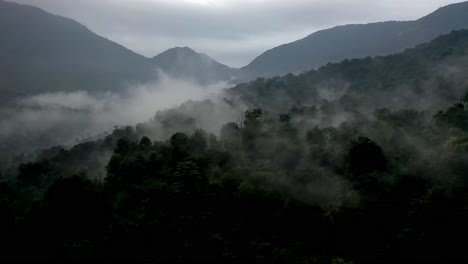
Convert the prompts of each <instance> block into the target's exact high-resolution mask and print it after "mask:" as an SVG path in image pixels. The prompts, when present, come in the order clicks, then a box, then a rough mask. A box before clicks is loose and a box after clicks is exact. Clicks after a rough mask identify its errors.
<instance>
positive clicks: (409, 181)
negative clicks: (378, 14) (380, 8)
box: [0, 0, 468, 264]
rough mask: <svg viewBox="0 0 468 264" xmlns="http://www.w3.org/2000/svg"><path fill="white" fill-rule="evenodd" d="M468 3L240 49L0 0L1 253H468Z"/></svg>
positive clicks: (445, 257)
mask: <svg viewBox="0 0 468 264" xmlns="http://www.w3.org/2000/svg"><path fill="white" fill-rule="evenodd" d="M466 13H467V3H460V4H456V5H450V6H448V7H445V8H441V9H439V10H438V11H436V12H435V13H433V14H430V15H428V16H426V17H424V18H422V19H419V20H417V21H410V22H386V23H376V24H368V25H351V26H344V27H338V28H334V29H331V30H327V31H321V32H317V33H315V34H312V35H310V36H309V37H307V38H306V39H303V40H300V41H298V42H294V43H291V44H287V45H284V46H281V47H278V48H275V49H273V50H271V51H268V52H266V53H265V54H263V55H261V56H260V57H259V58H257V59H256V60H254V62H252V63H251V64H250V65H249V66H247V67H244V68H243V69H232V68H230V67H228V66H226V65H223V64H220V63H218V62H216V61H215V60H213V59H211V58H210V57H208V56H207V55H205V54H200V53H197V52H195V51H193V50H191V49H190V48H187V47H185V48H173V49H170V50H168V51H166V52H164V53H162V54H160V55H158V56H156V57H154V58H151V59H149V58H145V57H143V56H140V55H138V54H136V53H133V52H131V51H129V50H127V49H126V48H124V47H122V46H120V45H118V44H116V43H113V42H111V41H109V40H107V39H105V38H102V37H100V36H98V35H96V34H94V33H92V32H91V31H90V30H88V29H87V28H86V27H84V26H82V25H81V24H79V23H77V22H75V21H73V20H70V19H66V18H63V17H60V16H53V15H51V14H49V13H47V12H45V11H42V10H40V9H37V8H34V7H29V6H22V5H17V4H13V3H9V2H5V1H2V0H0V33H1V34H2V35H8V36H11V38H5V41H0V74H1V76H0V77H1V78H0V96H1V97H2V99H4V101H5V102H4V104H3V105H2V106H0V234H1V236H0V261H1V262H2V263H3V262H10V261H19V262H21V261H31V262H42V261H44V262H49V261H51V262H55V261H57V262H127V261H128V262H145V263H166V262H176V263H179V262H180V263H184V262H205V263H206V262H228V263H229V262H231V263H298V264H299V263H312V264H351V263H352V264H358V263H389V264H390V263H406V262H408V263H418V262H423V263H440V262H442V263H450V262H468V255H466V253H465V251H466V249H465V248H466V246H465V243H464V242H463V241H464V239H465V238H466V237H467V235H468V225H467V224H466V223H467V222H468V211H467V208H468V174H467V172H468V75H467V72H468V30H459V31H452V32H451V33H449V32H450V31H451V30H458V29H463V28H467V27H468V24H467V23H468V22H467V21H468V20H467V18H468V16H466ZM24 17H29V18H30V19H29V20H24V21H23V18H24ZM13 25H14V26H13ZM384 29H385V30H384ZM444 33H449V34H447V35H442V36H439V35H441V34H444ZM377 36H378V37H380V38H377ZM31 39H34V40H35V41H31ZM343 39H345V40H352V41H343ZM370 40H375V42H372V41H370ZM428 40H432V41H430V42H427V43H423V42H425V41H428ZM363 43H366V44H363ZM420 43H423V44H420ZM415 45H417V46H415ZM343 46H346V49H345V48H344V47H343ZM408 47H411V48H409V49H406V50H405V51H403V49H405V48H408ZM310 49H312V50H313V52H308V50H310ZM395 52H398V53H395ZM319 53H320V54H319ZM387 54H391V55H387ZM319 55H320V56H319ZM322 55H323V56H322ZM374 55H385V56H377V57H368V56H374ZM317 56H318V57H317ZM356 57H359V59H352V58H356ZM317 58H319V59H317ZM346 58H348V59H346ZM340 61H341V62H340ZM327 63H328V64H327ZM157 69H159V70H160V71H158V70H157ZM304 70H307V71H304ZM156 72H157V74H156ZM276 74H279V75H282V76H275V75H276ZM283 74H285V75H283ZM295 74H297V75H295ZM253 76H255V77H258V76H267V77H268V78H263V77H260V78H257V79H255V80H253V81H249V82H245V83H239V84H236V85H235V86H233V87H231V88H229V89H227V87H229V85H231V84H230V83H237V82H239V81H240V80H250V79H252V77H253Z"/></svg>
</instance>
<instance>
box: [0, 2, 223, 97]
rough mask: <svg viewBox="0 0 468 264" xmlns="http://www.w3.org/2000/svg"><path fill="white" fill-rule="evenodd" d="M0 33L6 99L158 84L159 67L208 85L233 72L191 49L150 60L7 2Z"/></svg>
mask: <svg viewBox="0 0 468 264" xmlns="http://www.w3.org/2000/svg"><path fill="white" fill-rule="evenodd" d="M0 35H1V36H2V41H0V77H1V78H0V87H1V89H0V94H1V96H2V97H3V98H10V97H21V96H25V95H31V94H38V93H43V92H54V91H59V90H60V91H75V90H87V91H91V92H99V91H109V90H111V91H118V90H119V89H122V88H123V87H125V86H126V85H128V84H131V83H140V82H146V81H149V80H154V79H155V78H156V73H155V68H159V69H161V70H163V71H166V72H167V73H169V75H173V76H174V77H176V78H186V79H190V80H195V81H199V82H201V83H203V84H207V83H211V82H217V81H220V80H229V79H230V78H231V71H232V69H230V68H229V67H227V66H225V65H222V64H220V63H218V62H216V61H214V60H213V59H211V58H209V57H208V56H207V55H204V54H198V53H196V52H194V51H193V50H190V49H188V48H176V49H171V50H168V51H167V52H164V53H163V54H161V55H158V56H156V57H154V58H152V59H149V58H146V57H144V56H141V55H139V54H136V53H134V52H133V51H131V50H129V49H127V48H125V47H123V46H121V45H119V44H117V43H115V42H112V41H110V40H108V39H106V38H103V37H101V36H99V35H97V34H95V33H93V32H92V31H90V30H89V29H87V28H86V27H85V26H83V25H81V24H79V23H78V22H76V21H74V20H71V19H68V18H65V17H61V16H56V15H52V14H50V13H47V12H46V11H44V10H42V9H39V8H36V7H32V6H28V5H20V4H15V3H10V2H6V1H1V0H0Z"/></svg>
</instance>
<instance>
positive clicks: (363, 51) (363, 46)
mask: <svg viewBox="0 0 468 264" xmlns="http://www.w3.org/2000/svg"><path fill="white" fill-rule="evenodd" d="M467 14H468V2H462V3H459V4H452V5H449V6H446V7H442V8H440V9H438V10H437V11H435V12H433V13H432V14H429V15H427V16H425V17H423V18H421V19H418V20H416V21H405V22H397V21H390V22H381V23H372V24H365V25H345V26H338V27H335V28H332V29H327V30H322V31H318V32H316V33H313V34H311V35H309V36H307V37H305V38H303V39H301V40H298V41H295V42H292V43H289V44H285V45H281V46H279V47H276V48H273V49H271V50H268V51H266V52H265V53H263V54H261V55H260V56H258V57H257V58H256V59H255V60H253V61H252V62H251V63H250V64H249V65H247V66H245V67H243V68H242V69H241V75H240V76H241V79H244V80H251V79H255V78H256V77H272V76H275V75H285V74H287V73H295V74H297V73H301V72H303V71H306V70H311V69H317V68H319V67H320V66H323V65H325V64H327V63H330V62H332V63H333V62H340V61H342V60H344V59H353V58H365V57H367V56H370V57H373V56H378V55H388V54H393V53H396V52H400V51H403V50H404V49H407V48H411V47H414V46H416V45H418V44H421V43H425V42H428V41H430V40H432V39H434V38H435V37H437V36H440V35H443V34H447V33H449V32H451V31H453V30H460V29H467V28H468V15H467Z"/></svg>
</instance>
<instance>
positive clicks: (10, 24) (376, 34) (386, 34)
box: [0, 0, 468, 98]
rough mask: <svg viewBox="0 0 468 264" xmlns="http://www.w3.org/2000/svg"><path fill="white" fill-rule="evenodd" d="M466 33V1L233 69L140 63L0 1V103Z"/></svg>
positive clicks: (249, 74)
mask: <svg viewBox="0 0 468 264" xmlns="http://www.w3.org/2000/svg"><path fill="white" fill-rule="evenodd" d="M466 28H468V2H463V3H459V4H453V5H449V6H446V7H444V8H441V9H439V10H437V11H436V12H434V13H432V14H430V15H428V16H426V17H423V18H421V19H419V20H416V21H408V22H395V21H393V22H382V23H373V24H366V25H346V26H339V27H335V28H332V29H328V30H322V31H319V32H316V33H313V34H311V35H309V36H308V37H306V38H304V39H301V40H298V41H296V42H292V43H290V44H285V45H282V46H279V47H276V48H274V49H271V50H269V51H267V52H265V53H263V54H262V55H260V56H259V57H257V58H256V59H255V60H254V61H252V62H251V63H250V64H249V65H247V66H245V67H243V68H241V69H234V68H230V67H228V66H226V65H223V64H221V63H219V62H217V61H215V60H214V59H212V58H210V57H209V56H207V55H205V54H200V53H197V52H195V51H194V50H192V49H190V48H187V47H184V48H173V49H169V50H167V51H165V52H163V53H161V54H159V55H157V56H155V57H153V58H146V57H144V56H141V55H139V54H136V53H135V52H133V51H131V50H129V49H127V48H125V47H123V46H121V45H119V44H117V43H115V42H112V41H110V40H108V39H106V38H103V37H101V36H99V35H97V34H95V33H93V32H92V31H90V30H89V29H87V28H86V27H84V26H83V25H81V24H79V23H78V22H76V21H74V20H71V19H68V18H64V17H61V16H56V15H52V14H50V13H47V12H46V11H44V10H42V9H39V8H36V7H32V6H27V5H19V4H15V3H10V2H6V1H2V0H0V35H1V36H2V40H1V41H0V96H2V98H18V97H21V96H25V95H30V94H38V93H43V92H54V91H59V90H60V91H74V90H87V91H91V92H100V91H109V90H112V91H118V90H120V89H123V88H124V87H126V86H128V85H131V84H137V83H144V82H147V81H151V80H154V79H155V78H156V76H157V70H158V69H159V70H161V71H163V72H165V73H167V74H168V75H170V76H172V77H174V78H182V79H186V80H191V81H196V82H198V83H200V84H203V85H205V84H210V83H215V82H219V81H232V82H233V83H239V82H243V81H249V80H252V79H255V78H257V77H271V76H275V75H285V74H287V73H300V72H303V71H306V70H310V69H315V68H318V67H321V66H323V65H326V64H327V63H330V62H340V61H342V60H344V59H351V58H364V57H367V56H371V57H372V56H377V55H387V54H392V53H396V52H400V51H403V50H404V49H406V48H410V47H414V46H416V45H418V44H421V43H424V42H428V41H430V40H432V39H434V38H436V37H437V36H439V35H442V34H446V33H449V32H451V31H453V30H458V29H466Z"/></svg>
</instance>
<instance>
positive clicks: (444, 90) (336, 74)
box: [229, 30, 468, 112]
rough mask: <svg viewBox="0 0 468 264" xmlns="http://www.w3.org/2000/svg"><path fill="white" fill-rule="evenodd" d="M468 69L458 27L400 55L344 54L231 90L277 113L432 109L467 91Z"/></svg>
mask: <svg viewBox="0 0 468 264" xmlns="http://www.w3.org/2000/svg"><path fill="white" fill-rule="evenodd" d="M467 71H468V30H460V31H454V32H451V33H450V34H447V35H443V36H439V37H437V38H436V39H434V40H432V41H431V42H428V43H424V44H420V45H418V46H416V47H415V48H411V49H407V50H405V51H404V52H401V53H398V54H392V55H388V56H378V57H375V58H369V57H368V58H365V59H352V60H348V59H346V60H344V61H342V62H340V63H330V64H327V65H326V66H323V67H321V68H320V69H318V70H310V71H307V72H304V73H301V74H299V75H292V74H288V75H285V76H282V77H274V78H270V79H265V78H259V79H257V80H255V81H252V82H249V83H244V84H240V85H238V86H236V87H234V88H232V89H230V90H229V93H230V94H231V96H230V98H233V97H234V98H238V100H241V101H242V104H243V105H247V106H249V107H250V108H263V109H265V110H268V111H276V112H288V111H289V110H290V109H293V108H294V107H295V106H301V105H302V106H308V107H323V106H324V105H325V106H329V109H328V110H331V111H335V110H336V111H356V110H359V111H364V112H366V111H369V109H370V110H372V109H374V108H383V107H388V108H391V109H399V108H413V109H417V110H424V111H425V110H428V111H434V109H438V108H443V107H444V106H446V105H447V104H449V103H451V102H454V101H456V100H458V98H460V97H462V96H463V94H464V93H466V92H468V78H467V76H466V72H467ZM234 101H235V100H234ZM350 109H352V110H350Z"/></svg>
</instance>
